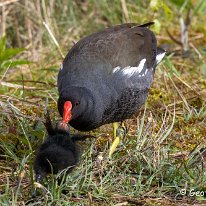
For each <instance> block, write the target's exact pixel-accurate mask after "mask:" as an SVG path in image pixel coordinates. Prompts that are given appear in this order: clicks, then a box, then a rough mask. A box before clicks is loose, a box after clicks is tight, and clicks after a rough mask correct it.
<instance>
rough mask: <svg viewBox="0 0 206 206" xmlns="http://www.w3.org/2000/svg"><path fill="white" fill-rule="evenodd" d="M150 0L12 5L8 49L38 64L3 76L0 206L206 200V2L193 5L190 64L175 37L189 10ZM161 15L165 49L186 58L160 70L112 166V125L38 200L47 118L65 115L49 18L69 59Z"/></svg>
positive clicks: (0, 92) (46, 186)
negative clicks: (92, 40) (123, 26)
mask: <svg viewBox="0 0 206 206" xmlns="http://www.w3.org/2000/svg"><path fill="white" fill-rule="evenodd" d="M125 2H126V9H127V10H128V15H127V12H126V13H125V7H124V9H123V5H124V4H125ZM150 2H151V1H135V2H134V1H129V0H128V1H114V3H111V2H109V1H94V0H91V1H88V2H87V1H64V0H62V1H60V0H57V1H50V3H48V2H47V1H39V2H38V3H37V1H25V4H24V3H22V2H17V3H11V4H10V5H7V6H6V7H5V9H6V11H8V12H9V13H8V15H7V20H6V21H5V22H3V23H4V24H6V25H7V27H6V28H7V29H6V30H5V32H6V34H7V47H25V48H27V50H26V51H23V53H21V54H19V55H18V56H16V58H15V59H26V60H28V61H32V62H33V63H30V64H28V65H20V66H12V67H6V68H2V69H1V70H0V78H1V88H0V97H1V98H0V105H1V107H0V114H1V115H0V139H1V145H0V160H1V161H0V205H127V204H128V205H138V204H139V205H181V204H186V203H187V204H188V205H194V204H197V205H201V204H202V205H204V204H205V196H206V164H205V158H206V155H205V146H206V136H205V125H206V102H205V100H206V76H205V68H206V67H205V65H206V63H205V57H206V52H205V46H204V45H205V34H206V30H205V27H204V21H205V13H204V12H205V10H204V7H203V6H204V1H196V3H195V4H194V8H193V16H192V17H191V25H190V30H189V42H190V51H191V54H190V56H189V58H182V56H181V51H182V47H181V46H180V45H178V44H176V43H175V42H174V41H173V40H172V39H171V38H170V37H169V36H168V34H167V30H169V32H170V33H172V34H173V36H174V37H175V38H176V39H178V38H179V36H180V33H181V32H180V26H179V19H178V15H177V14H178V12H179V11H180V10H181V9H182V7H179V6H178V5H174V4H172V1H165V2H166V3H165V5H166V6H168V8H169V9H170V10H171V11H172V13H170V14H168V13H167V10H165V7H164V6H162V7H161V8H159V9H158V10H155V8H151V7H148V5H149V3H150ZM185 2H186V1H185ZM202 2H203V3H202ZM202 5H203V6H202ZM153 9H154V10H153ZM59 11H62V12H61V13H59ZM186 11H187V9H186V8H185V9H184V11H183V13H182V15H185V14H186ZM153 19H157V20H158V21H159V23H160V33H158V31H157V30H156V29H157V28H152V29H154V30H155V32H156V36H157V38H158V42H159V44H160V45H165V46H166V47H167V48H168V50H169V51H174V50H175V51H176V52H175V54H180V55H174V54H171V55H169V56H168V57H167V58H165V60H164V61H163V62H162V63H161V65H159V66H158V68H157V70H156V74H155V79H154V82H153V85H152V88H151V90H150V94H149V97H148V101H147V104H146V106H145V107H144V108H142V110H141V111H140V113H139V115H135V116H134V117H133V118H131V119H130V120H127V121H126V126H127V127H128V128H129V132H128V134H127V137H126V138H125V139H124V140H123V141H122V142H121V144H120V145H119V146H118V148H117V151H116V152H115V153H114V156H113V158H112V160H109V159H108V148H109V145H110V144H111V142H112V127H111V125H105V126H102V127H101V128H99V129H97V130H95V131H92V134H94V135H96V136H97V137H98V138H97V140H96V141H94V140H87V141H85V142H84V143H83V144H82V147H83V151H82V153H83V154H82V158H81V161H80V163H79V165H78V166H77V167H76V169H75V170H74V171H73V172H72V173H71V174H70V175H69V176H65V177H64V179H65V181H63V182H62V183H61V184H60V185H58V184H57V181H56V179H57V177H58V175H60V174H58V175H57V176H52V175H51V176H50V177H48V178H47V180H45V181H44V183H43V185H36V186H38V187H40V188H39V189H38V191H39V195H38V196H37V197H36V198H35V199H33V198H32V197H31V192H32V190H33V188H34V182H33V176H34V174H33V170H32V162H33V158H34V155H35V150H36V148H37V146H38V145H39V144H40V143H41V142H42V141H43V140H44V138H45V136H46V132H45V128H44V126H43V124H42V120H43V112H44V110H45V109H46V108H49V109H50V110H51V111H52V112H51V114H52V119H53V121H57V120H58V119H59V118H60V116H59V114H58V112H57V109H56V103H57V99H58V93H57V88H56V77H57V73H58V67H59V64H60V63H61V61H62V58H61V55H59V51H58V49H57V48H56V46H55V44H54V43H53V41H52V40H51V37H50V35H49V33H48V31H47V30H46V28H45V27H44V25H43V23H42V22H43V21H45V22H46V23H47V24H48V25H49V27H50V29H51V31H52V32H53V34H54V36H55V37H56V39H57V42H58V44H59V45H60V48H61V51H62V52H63V54H66V53H67V51H68V49H69V48H70V47H71V46H72V45H73V42H76V41H78V40H79V39H80V38H81V37H83V36H85V35H87V34H89V33H91V32H94V31H96V30H99V29H102V28H104V27H105V26H110V25H113V24H119V23H122V22H125V21H131V22H141V23H143V22H147V21H149V20H153ZM11 20H12V21H11ZM14 20H15V21H14ZM9 22H14V23H13V24H11V23H9ZM15 22H16V23H15ZM17 25H18V26H17ZM16 51H17V50H16ZM2 83H3V84H2ZM63 172H65V171H63ZM194 191H195V192H196V193H195V194H194ZM198 191H199V192H200V193H198ZM181 193H184V195H182V194H181ZM203 193H204V196H203Z"/></svg>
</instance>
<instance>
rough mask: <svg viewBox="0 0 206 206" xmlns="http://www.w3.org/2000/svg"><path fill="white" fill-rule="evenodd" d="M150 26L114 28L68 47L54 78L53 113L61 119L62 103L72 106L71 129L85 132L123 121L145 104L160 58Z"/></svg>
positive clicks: (162, 52) (159, 51)
mask: <svg viewBox="0 0 206 206" xmlns="http://www.w3.org/2000/svg"><path fill="white" fill-rule="evenodd" d="M151 24H152V23H148V24H145V25H137V24H134V23H128V24H123V25H118V26H114V27H111V28H108V29H105V30H104V31H101V32H97V33H94V34H91V35H90V36H87V37H85V38H83V39H81V40H80V41H79V42H77V43H76V44H75V45H74V46H73V47H72V49H71V50H70V51H69V53H68V54H67V56H66V58H65V59H64V61H63V64H62V66H61V68H60V71H59V74H58V90H59V99H58V110H59V112H60V114H61V115H62V116H63V113H64V112H63V108H64V103H65V102H66V101H70V102H71V103H72V111H71V113H72V117H71V121H70V122H69V123H70V124H71V126H73V127H74V128H75V129H78V130H81V131H89V130H92V129H95V128H97V127H99V126H101V125H103V124H107V123H111V122H118V121H123V120H125V119H128V118H130V117H131V116H132V115H133V114H134V113H135V112H136V111H138V110H139V109H140V107H141V106H142V105H143V104H144V102H145V101H146V99H147V96H148V92H149V89H150V86H151V83H152V80H153V77H154V72H155V67H156V65H157V63H158V62H159V61H160V60H161V58H163V56H164V53H165V51H164V50H162V49H160V48H157V42H156V38H155V35H154V34H153V32H152V31H150V30H149V29H148V28H147V26H149V25H151ZM161 55H162V56H161ZM157 57H161V58H159V59H158V58H157Z"/></svg>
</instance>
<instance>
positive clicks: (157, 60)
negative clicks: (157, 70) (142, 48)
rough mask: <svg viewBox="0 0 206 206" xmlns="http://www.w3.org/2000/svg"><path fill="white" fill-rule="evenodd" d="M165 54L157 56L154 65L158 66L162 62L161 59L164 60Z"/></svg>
mask: <svg viewBox="0 0 206 206" xmlns="http://www.w3.org/2000/svg"><path fill="white" fill-rule="evenodd" d="M165 54H166V52H164V53H161V54H158V55H157V56H156V64H159V63H160V62H161V61H162V59H163V58H164V56H165Z"/></svg>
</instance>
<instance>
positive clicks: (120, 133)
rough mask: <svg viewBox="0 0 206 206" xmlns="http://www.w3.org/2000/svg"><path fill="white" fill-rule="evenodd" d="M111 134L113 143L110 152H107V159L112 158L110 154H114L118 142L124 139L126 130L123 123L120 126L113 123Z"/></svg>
mask: <svg viewBox="0 0 206 206" xmlns="http://www.w3.org/2000/svg"><path fill="white" fill-rule="evenodd" d="M113 134H114V141H113V143H112V146H111V147H110V150H109V158H111V157H112V154H113V153H114V151H115V149H116V148H117V146H118V144H119V142H120V140H121V139H122V138H124V137H125V135H126V128H125V126H124V125H123V123H122V124H121V126H119V124H118V123H117V122H115V123H113Z"/></svg>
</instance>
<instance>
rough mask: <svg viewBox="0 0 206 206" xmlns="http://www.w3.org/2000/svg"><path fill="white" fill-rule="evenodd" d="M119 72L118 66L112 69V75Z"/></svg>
mask: <svg viewBox="0 0 206 206" xmlns="http://www.w3.org/2000/svg"><path fill="white" fill-rule="evenodd" d="M119 70H120V66H118V67H115V68H114V69H113V71H112V73H115V72H118V71H119Z"/></svg>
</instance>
